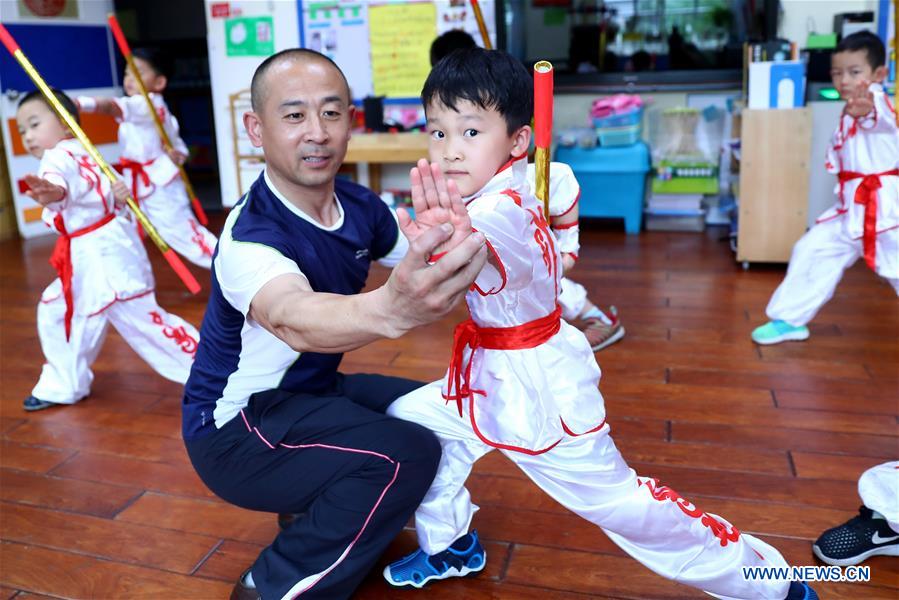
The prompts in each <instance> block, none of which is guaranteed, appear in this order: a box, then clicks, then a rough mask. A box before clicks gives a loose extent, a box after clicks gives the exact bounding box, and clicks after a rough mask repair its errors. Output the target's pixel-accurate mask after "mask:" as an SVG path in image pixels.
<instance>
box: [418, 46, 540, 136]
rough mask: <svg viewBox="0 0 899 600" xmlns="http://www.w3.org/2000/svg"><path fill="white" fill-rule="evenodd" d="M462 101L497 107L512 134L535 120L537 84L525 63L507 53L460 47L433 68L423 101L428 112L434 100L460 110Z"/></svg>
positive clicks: (487, 107) (422, 91)
mask: <svg viewBox="0 0 899 600" xmlns="http://www.w3.org/2000/svg"><path fill="white" fill-rule="evenodd" d="M461 100H467V101H469V102H471V103H472V104H476V105H478V106H480V107H481V108H484V109H488V110H489V109H495V110H496V111H497V112H498V113H499V114H501V115H502V116H503V118H504V119H505V120H506V129H507V130H508V133H509V135H512V134H513V133H515V131H517V130H518V129H519V128H520V127H522V126H523V125H528V124H530V122H531V117H532V116H533V114H534V83H533V80H532V79H531V75H530V73H528V71H527V69H525V68H524V65H523V64H521V62H519V61H518V60H516V59H515V58H514V57H512V55H510V54H508V53H507V52H503V51H502V50H484V49H483V48H468V49H465V50H456V51H454V52H452V53H451V54H449V55H448V56H446V57H445V58H443V60H441V61H440V62H438V63H437V65H436V66H435V67H434V68H433V69H432V70H431V74H430V75H428V79H427V81H425V86H424V88H423V89H422V90H421V101H422V103H423V104H424V105H425V112H426V113H427V110H428V106H430V105H431V104H432V103H440V104H442V105H444V106H446V107H447V108H449V109H452V110H458V109H457V108H456V103H457V102H459V101H461Z"/></svg>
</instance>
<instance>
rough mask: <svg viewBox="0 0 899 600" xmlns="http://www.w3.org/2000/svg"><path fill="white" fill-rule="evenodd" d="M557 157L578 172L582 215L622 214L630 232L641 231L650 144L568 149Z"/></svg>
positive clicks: (562, 149) (561, 150)
mask: <svg viewBox="0 0 899 600" xmlns="http://www.w3.org/2000/svg"><path fill="white" fill-rule="evenodd" d="M555 160H557V161H559V162H563V163H566V164H567V165H569V166H570V167H571V169H572V170H573V171H574V175H575V177H577V180H578V183H579V184H580V186H581V199H580V216H582V217H619V218H622V219H624V230H625V231H626V232H627V233H640V227H641V226H642V224H643V198H644V194H645V192H646V176H647V174H648V173H649V166H650V162H649V147H648V146H647V145H646V144H645V143H643V142H637V143H636V144H632V145H630V146H612V147H606V148H603V147H601V146H600V147H597V148H591V149H584V148H565V147H560V148H559V149H558V150H556V158H555Z"/></svg>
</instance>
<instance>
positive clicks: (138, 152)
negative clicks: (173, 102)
mask: <svg viewBox="0 0 899 600" xmlns="http://www.w3.org/2000/svg"><path fill="white" fill-rule="evenodd" d="M133 54H134V63H135V64H136V65H137V70H138V71H139V72H140V76H141V79H142V80H143V82H144V85H145V86H146V88H147V91H148V92H150V99H151V100H152V101H153V105H154V106H155V107H156V112H157V114H158V115H159V117H160V120H161V121H162V124H163V127H164V128H165V131H166V133H167V134H168V136H169V139H170V140H171V141H172V145H173V146H174V148H173V149H172V152H170V153H167V152H166V151H165V149H164V147H163V145H162V139H161V138H160V137H159V132H158V131H157V130H156V125H155V124H154V122H153V115H152V114H151V113H150V108H149V107H148V106H147V101H146V100H145V99H144V97H143V95H142V94H141V93H140V88H139V87H138V84H137V81H136V80H135V78H134V76H133V75H132V74H131V71H130V69H126V70H125V77H124V80H123V82H122V83H123V87H124V88H125V94H126V95H125V96H124V97H123V98H92V97H90V96H79V97H78V98H77V99H76V100H77V102H78V106H79V107H80V109H81V111H82V112H99V113H103V114H107V115H110V116H112V117H115V118H116V120H118V121H119V123H120V125H119V145H120V146H121V149H122V156H121V164H122V167H123V169H124V170H125V171H129V172H130V180H131V191H132V195H133V196H134V198H135V199H136V200H137V201H138V202H139V203H140V206H141V209H143V211H144V212H145V213H146V215H147V217H148V218H149V219H150V221H151V222H152V223H153V225H154V226H155V227H156V229H157V230H158V231H159V234H160V235H161V236H162V239H164V240H165V241H166V242H167V243H168V244H169V245H170V246H171V247H172V248H174V249H175V251H176V252H177V253H178V254H180V255H181V256H183V257H184V258H186V259H187V260H189V261H190V262H192V263H194V264H195V265H198V266H200V267H203V268H205V269H209V268H211V266H212V252H213V250H215V244H216V241H217V240H216V238H215V236H214V235H213V234H212V233H211V232H210V231H209V230H208V229H206V228H205V227H203V225H201V224H200V223H199V222H197V220H196V218H195V217H194V214H193V212H192V211H191V207H190V199H189V198H188V197H187V190H186V188H185V187H184V182H183V181H182V180H181V176H180V174H179V172H178V166H179V165H182V164H184V161H185V160H186V159H187V146H186V145H185V143H184V140H182V139H181V137H180V136H179V134H178V131H179V130H178V120H177V119H176V118H175V116H174V115H173V114H172V113H171V111H170V110H169V109H168V106H167V105H166V103H165V100H164V99H163V97H162V93H163V91H165V88H166V85H168V76H167V75H168V73H167V62H166V61H165V59H164V57H163V56H162V55H161V54H160V53H158V52H156V51H154V50H151V49H147V48H135V49H134V52H133Z"/></svg>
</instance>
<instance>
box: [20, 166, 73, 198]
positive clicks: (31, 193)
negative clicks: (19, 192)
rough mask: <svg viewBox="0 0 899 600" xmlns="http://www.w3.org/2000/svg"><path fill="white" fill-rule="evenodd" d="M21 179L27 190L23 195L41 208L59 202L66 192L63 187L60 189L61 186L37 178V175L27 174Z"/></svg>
mask: <svg viewBox="0 0 899 600" xmlns="http://www.w3.org/2000/svg"><path fill="white" fill-rule="evenodd" d="M23 179H24V180H25V183H26V184H27V185H28V188H29V189H28V190H27V191H26V192H25V195H26V196H28V197H29V198H31V199H32V200H34V201H35V202H37V203H38V204H40V205H41V206H47V205H48V204H53V203H54V202H59V201H60V200H62V199H63V198H64V197H65V195H66V190H65V188H64V187H62V186H61V185H56V184H55V183H51V182H50V181H48V180H46V179H44V178H42V177H38V176H37V175H31V174H28V175H26V176H25V177H24V178H23Z"/></svg>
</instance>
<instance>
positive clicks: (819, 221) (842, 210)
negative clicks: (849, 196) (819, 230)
mask: <svg viewBox="0 0 899 600" xmlns="http://www.w3.org/2000/svg"><path fill="white" fill-rule="evenodd" d="M847 212H849V211H848V210H847V209H845V208H838V209H837V214H835V215H832V216H830V217H827V218H826V219H816V220H815V225H817V224H818V223H826V222H828V221H833V220H834V219H837V218H839V217H842V216H843V215H845V214H846V213H847Z"/></svg>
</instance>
